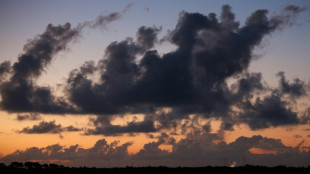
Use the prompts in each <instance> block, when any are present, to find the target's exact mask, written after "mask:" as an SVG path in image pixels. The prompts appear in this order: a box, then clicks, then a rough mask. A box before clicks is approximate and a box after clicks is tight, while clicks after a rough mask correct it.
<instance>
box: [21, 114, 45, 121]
mask: <svg viewBox="0 0 310 174" xmlns="http://www.w3.org/2000/svg"><path fill="white" fill-rule="evenodd" d="M16 120H17V121H26V120H30V121H36V120H41V116H40V114H38V113H30V114H25V115H20V114H18V115H17V116H16Z"/></svg>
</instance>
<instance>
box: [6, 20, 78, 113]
mask: <svg viewBox="0 0 310 174" xmlns="http://www.w3.org/2000/svg"><path fill="white" fill-rule="evenodd" d="M77 36H78V32H77V31H76V30H74V29H72V28H71V25H70V24H69V23H67V24H65V25H59V26H53V25H52V24H49V25H48V26H47V28H46V31H45V32H44V33H43V34H41V35H38V36H37V37H36V38H35V39H33V40H30V41H29V42H28V43H27V44H26V45H25V46H24V53H23V54H22V55H20V56H19V57H18V61H17V62H16V63H14V64H13V66H12V73H11V78H10V79H9V81H6V82H3V83H2V84H1V86H0V92H1V97H2V101H1V108H2V109H4V110H7V111H9V112H42V113H63V112H64V111H65V110H70V106H68V104H66V102H65V101H64V100H63V99H61V98H59V99H56V98H55V97H54V96H53V95H52V92H51V89H50V88H49V87H39V86H37V85H35V80H36V79H37V78H38V77H39V76H40V75H41V73H42V72H43V71H44V69H45V67H46V66H47V65H48V64H50V62H51V60H52V57H53V55H55V54H56V53H58V52H59V51H61V50H65V49H66V47H67V44H68V43H69V42H70V41H72V40H73V39H74V38H76V37H77Z"/></svg>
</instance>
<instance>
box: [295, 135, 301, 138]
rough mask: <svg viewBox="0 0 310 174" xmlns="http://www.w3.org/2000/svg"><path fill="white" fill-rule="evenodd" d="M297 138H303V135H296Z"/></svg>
mask: <svg viewBox="0 0 310 174" xmlns="http://www.w3.org/2000/svg"><path fill="white" fill-rule="evenodd" d="M294 137H295V138H302V136H301V135H294Z"/></svg>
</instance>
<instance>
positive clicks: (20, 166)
mask: <svg viewBox="0 0 310 174" xmlns="http://www.w3.org/2000/svg"><path fill="white" fill-rule="evenodd" d="M9 167H11V168H24V164H23V163H20V162H16V161H15V162H11V164H10V165H9Z"/></svg>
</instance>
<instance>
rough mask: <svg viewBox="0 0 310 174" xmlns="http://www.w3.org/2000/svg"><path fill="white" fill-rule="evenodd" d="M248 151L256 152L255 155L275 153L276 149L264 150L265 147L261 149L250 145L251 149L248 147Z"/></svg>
mask: <svg viewBox="0 0 310 174" xmlns="http://www.w3.org/2000/svg"><path fill="white" fill-rule="evenodd" d="M249 151H250V152H251V153H252V154H257V155H268V154H269V155H276V154H277V151H275V150H266V149H261V148H256V147H252V148H251V149H249Z"/></svg>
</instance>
